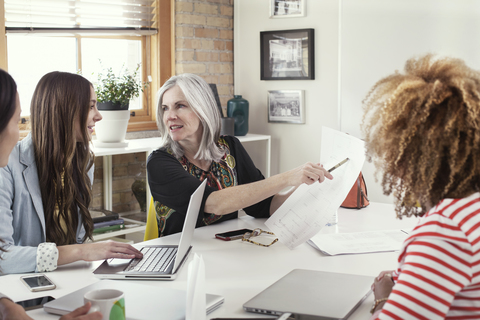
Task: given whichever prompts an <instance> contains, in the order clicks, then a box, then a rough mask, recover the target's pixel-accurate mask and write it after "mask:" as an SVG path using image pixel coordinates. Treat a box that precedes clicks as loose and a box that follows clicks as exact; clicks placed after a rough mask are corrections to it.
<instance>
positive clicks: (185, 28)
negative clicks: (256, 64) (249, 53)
mask: <svg viewBox="0 0 480 320" xmlns="http://www.w3.org/2000/svg"><path fill="white" fill-rule="evenodd" d="M175 10H176V14H175V20H176V25H175V38H176V48H175V53H176V55H175V68H176V73H177V74H180V73H185V72H189V73H195V74H198V75H199V76H201V77H202V78H204V79H205V80H206V81H207V82H208V83H215V84H216V85H217V90H218V94H219V97H220V102H221V104H222V107H223V109H224V112H225V113H226V106H227V101H228V100H229V99H231V98H232V97H233V93H234V91H233V0H176V6H175ZM112 164H113V185H112V189H113V198H112V204H113V205H112V207H113V211H116V212H129V211H136V210H140V205H139V204H138V202H137V200H136V198H135V196H134V194H133V192H132V189H131V187H132V184H133V182H134V181H135V178H136V177H139V176H143V177H145V172H144V169H143V170H142V165H143V168H144V166H145V153H144V152H142V153H133V154H125V155H117V156H113V157H112ZM103 201H104V200H103V157H97V158H96V159H95V180H94V184H93V202H92V205H91V206H90V207H91V208H94V209H101V208H103Z"/></svg>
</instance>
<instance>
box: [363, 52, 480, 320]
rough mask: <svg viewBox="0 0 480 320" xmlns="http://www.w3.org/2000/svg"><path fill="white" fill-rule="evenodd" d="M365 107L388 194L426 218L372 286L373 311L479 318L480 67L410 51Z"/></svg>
mask: <svg viewBox="0 0 480 320" xmlns="http://www.w3.org/2000/svg"><path fill="white" fill-rule="evenodd" d="M364 108H365V114H364V118H363V123H362V130H363V132H364V135H365V141H366V149H367V155H368V157H369V160H370V161H372V160H373V162H374V163H375V165H376V166H377V168H379V169H381V171H383V178H382V186H383V190H384V193H385V194H387V195H389V194H393V196H394V198H395V200H396V213H397V216H398V217H400V218H401V217H402V216H407V217H410V216H412V215H415V216H420V217H421V219H420V221H419V224H418V225H417V226H416V227H415V229H414V230H413V232H411V233H410V235H409V237H408V238H407V240H406V241H405V243H404V244H403V247H402V250H401V253H400V255H399V258H398V268H397V269H396V270H395V271H384V272H382V273H380V275H379V276H378V277H377V279H376V280H375V283H374V284H373V288H374V293H375V303H374V305H373V307H372V313H373V312H374V315H373V317H372V318H375V319H393V318H394V319H445V318H449V319H453V318H455V319H459V318H461V319H474V318H475V319H479V318H480V228H479V226H480V193H479V184H480V73H479V72H477V71H474V70H472V69H470V68H469V67H467V66H466V65H465V63H464V62H463V61H462V60H459V59H454V58H437V57H434V56H433V55H426V56H423V57H420V58H417V59H410V60H408V61H407V63H406V65H405V73H404V74H401V73H399V72H396V73H394V74H392V75H390V76H388V77H386V78H384V79H382V80H380V81H378V82H377V83H376V84H375V85H374V87H373V88H372V89H371V91H370V92H369V94H368V95H367V97H366V98H365V100H364ZM418 204H420V207H419V206H418Z"/></svg>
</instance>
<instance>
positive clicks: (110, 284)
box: [43, 280, 224, 320]
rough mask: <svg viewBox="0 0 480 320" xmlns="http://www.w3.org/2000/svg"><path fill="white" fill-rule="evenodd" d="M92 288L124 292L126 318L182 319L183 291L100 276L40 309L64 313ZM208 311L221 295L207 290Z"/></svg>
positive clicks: (218, 301)
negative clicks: (87, 284)
mask: <svg viewBox="0 0 480 320" xmlns="http://www.w3.org/2000/svg"><path fill="white" fill-rule="evenodd" d="M95 289H118V290H121V291H123V292H125V306H126V308H125V310H126V313H127V314H126V316H127V319H129V320H132V319H142V320H143V319H145V320H147V319H152V320H153V319H155V320H177V319H178V320H180V319H182V320H183V319H185V310H186V301H187V293H186V291H182V290H176V289H168V288H165V287H162V286H154V285H146V284H141V283H136V282H130V281H114V280H101V281H97V282H96V283H94V284H91V285H89V286H87V287H85V288H82V289H80V290H77V291H75V292H72V293H70V294H67V295H65V296H63V297H60V298H58V299H56V300H53V301H50V302H47V303H45V304H44V305H43V310H45V311H46V312H49V313H54V314H58V315H64V314H67V313H69V312H71V311H73V310H75V309H76V308H78V307H80V306H82V305H83V303H84V302H83V296H84V295H85V293H87V292H89V291H91V290H95ZM206 299H207V310H206V313H207V314H209V313H210V312H212V311H213V310H216V309H217V308H219V307H220V306H221V305H222V304H223V302H224V298H223V297H222V296H219V295H213V294H207V297H206Z"/></svg>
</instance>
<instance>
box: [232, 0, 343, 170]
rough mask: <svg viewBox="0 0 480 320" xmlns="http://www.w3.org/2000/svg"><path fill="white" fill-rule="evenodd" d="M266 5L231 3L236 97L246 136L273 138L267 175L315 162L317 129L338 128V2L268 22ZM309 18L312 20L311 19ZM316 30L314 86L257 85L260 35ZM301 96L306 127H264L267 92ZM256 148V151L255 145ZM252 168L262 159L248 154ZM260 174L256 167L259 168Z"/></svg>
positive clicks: (252, 0) (261, 1) (248, 0)
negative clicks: (242, 102) (243, 107)
mask: <svg viewBox="0 0 480 320" xmlns="http://www.w3.org/2000/svg"><path fill="white" fill-rule="evenodd" d="M269 2H270V1H269V0H235V3H234V66H235V70H234V72H235V94H241V95H242V96H243V97H244V98H245V99H247V100H248V101H249V103H250V116H249V132H251V133H262V134H270V135H271V136H272V174H275V173H279V172H283V171H287V170H289V169H292V168H294V167H297V166H299V165H301V164H303V163H305V162H307V161H312V162H318V161H319V160H320V139H321V126H322V125H328V126H330V127H332V128H334V129H339V126H338V115H337V112H338V108H337V92H338V83H337V76H338V68H337V63H338V51H337V46H338V32H337V30H338V26H337V25H338V1H337V0H321V1H320V0H314V1H309V2H308V3H307V11H308V13H307V16H306V17H302V18H286V19H269V8H270V7H269ZM313 13H314V14H313ZM304 28H314V29H315V80H295V81H288V80H287V81H285V80H281V81H278V80H275V81H261V80H260V31H268V30H286V29H304ZM282 89H284V90H287V89H302V90H305V104H306V123H305V124H283V123H268V118H267V92H268V90H282ZM260 147H261V145H260ZM247 150H248V151H249V153H250V155H251V156H252V158H253V160H254V161H255V163H262V161H261V160H258V161H257V159H256V156H257V155H260V156H262V155H263V153H262V152H261V151H260V150H258V151H257V152H255V150H253V151H252V150H251V149H247ZM259 167H260V166H259ZM260 169H261V167H260Z"/></svg>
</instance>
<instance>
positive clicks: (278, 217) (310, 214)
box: [265, 127, 365, 249]
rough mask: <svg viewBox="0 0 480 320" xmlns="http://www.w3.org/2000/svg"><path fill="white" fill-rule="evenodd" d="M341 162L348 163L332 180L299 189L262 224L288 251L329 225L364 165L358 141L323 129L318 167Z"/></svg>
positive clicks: (363, 149)
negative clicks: (320, 164)
mask: <svg viewBox="0 0 480 320" xmlns="http://www.w3.org/2000/svg"><path fill="white" fill-rule="evenodd" d="M345 158H349V161H347V163H345V164H344V165H342V166H340V167H339V168H337V169H335V170H334V171H333V172H332V175H333V180H328V179H325V181H324V182H323V183H318V182H316V183H314V184H312V185H306V184H302V185H300V186H299V187H298V188H297V190H295V192H294V193H293V194H292V195H291V196H290V197H289V198H288V199H287V200H286V201H285V202H284V203H283V204H282V205H281V206H280V208H278V210H277V211H275V213H274V214H273V215H272V216H271V217H270V218H269V219H268V220H267V221H266V222H265V225H266V226H267V227H268V228H269V229H270V231H272V232H273V233H275V235H276V236H277V237H278V239H279V241H280V242H282V243H283V244H285V245H286V246H287V247H288V248H290V249H294V248H295V247H297V246H298V245H300V244H302V243H304V242H306V241H307V240H309V239H310V238H311V237H313V236H314V235H315V234H317V233H318V231H320V229H321V228H322V227H324V226H325V225H326V224H327V223H330V222H332V218H333V217H334V216H335V215H336V212H337V209H338V208H339V207H340V205H341V204H342V202H343V200H345V197H346V196H347V194H348V192H349V191H350V189H351V188H352V186H353V184H354V183H355V181H356V179H357V178H358V175H359V174H360V170H361V169H362V166H363V162H364V161H365V147H364V143H363V141H362V140H360V139H358V138H355V137H353V136H350V135H348V134H346V133H343V132H340V131H337V130H333V129H330V128H328V127H323V128H322V141H321V157H320V163H322V164H323V165H324V167H325V168H327V169H330V168H331V167H333V166H334V165H336V164H337V163H339V162H340V161H342V160H344V159H345Z"/></svg>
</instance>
